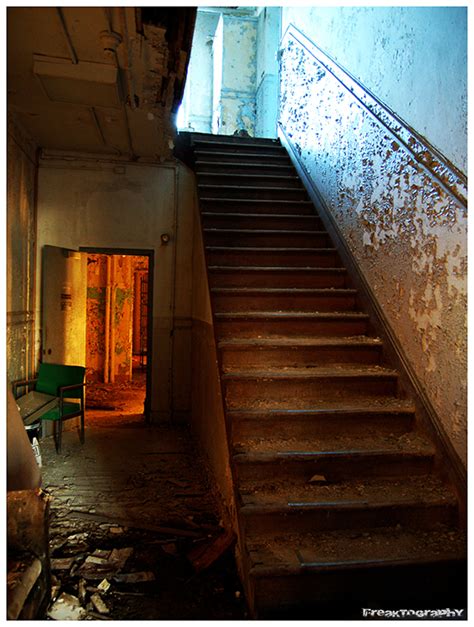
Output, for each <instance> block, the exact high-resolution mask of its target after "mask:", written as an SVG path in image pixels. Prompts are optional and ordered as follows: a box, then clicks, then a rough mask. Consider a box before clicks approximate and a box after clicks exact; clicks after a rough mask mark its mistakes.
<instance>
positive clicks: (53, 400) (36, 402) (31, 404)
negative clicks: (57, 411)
mask: <svg viewBox="0 0 474 627" xmlns="http://www.w3.org/2000/svg"><path fill="white" fill-rule="evenodd" d="M58 402H59V401H58V399H57V397H56V396H51V394H44V393H42V392H37V391H36V390H35V391H33V392H28V394H25V395H24V396H21V397H20V398H18V399H17V400H16V404H17V405H18V409H19V410H20V416H21V417H22V418H23V422H24V423H25V425H31V424H33V423H34V422H35V421H36V420H38V419H39V418H41V416H42V414H43V413H44V412H45V411H49V410H52V409H54V408H55V407H56V406H57V405H58Z"/></svg>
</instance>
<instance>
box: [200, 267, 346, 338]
mask: <svg viewBox="0 0 474 627" xmlns="http://www.w3.org/2000/svg"><path fill="white" fill-rule="evenodd" d="M346 282H347V276H346V274H345V273H342V272H334V273H333V272H320V273H319V272H317V271H316V272H298V273H295V274H293V273H292V272H291V271H288V272H267V271H265V270H263V271H261V272H258V271H255V272H254V271H252V272H245V271H243V270H238V271H237V272H223V271H213V270H211V271H210V272H209V283H210V286H211V287H274V288H276V287H282V288H292V287H308V288H310V287H314V288H319V287H321V288H323V287H348V285H346ZM292 335H294V333H293V334H292Z"/></svg>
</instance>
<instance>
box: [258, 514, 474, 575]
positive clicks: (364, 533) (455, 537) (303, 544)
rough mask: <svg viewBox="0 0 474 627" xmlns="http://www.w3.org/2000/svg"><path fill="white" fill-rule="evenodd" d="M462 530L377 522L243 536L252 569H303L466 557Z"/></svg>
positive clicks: (275, 571)
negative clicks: (373, 525)
mask: <svg viewBox="0 0 474 627" xmlns="http://www.w3.org/2000/svg"><path fill="white" fill-rule="evenodd" d="M465 547H466V537H465V533H463V532H462V531H460V530H458V529H452V528H450V527H448V526H446V525H439V527H438V528H437V529H436V530H429V531H424V530H422V529H405V528H400V527H379V528H370V529H367V530H349V529H348V530H340V529H338V530H337V531H326V532H321V533H288V534H281V535H280V534H279V535H277V536H272V537H268V536H266V535H264V534H262V535H260V536H258V535H252V534H249V535H248V537H247V548H248V550H249V554H250V560H251V573H252V574H253V575H254V576H263V575H265V574H271V573H277V572H280V573H282V574H283V573H287V574H291V573H294V574H299V573H301V572H302V571H307V570H312V571H318V570H327V569H332V568H334V569H342V568H357V567H359V568H360V567H371V566H373V567H377V566H383V565H384V564H390V563H395V564H396V563H399V564H402V563H407V564H414V563H430V562H439V561H446V560H456V561H457V560H464V559H465V550H466V548H465Z"/></svg>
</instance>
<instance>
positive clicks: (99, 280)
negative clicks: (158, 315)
mask: <svg viewBox="0 0 474 627" xmlns="http://www.w3.org/2000/svg"><path fill="white" fill-rule="evenodd" d="M142 259H145V261H146V259H147V258H143V257H137V256H134V255H125V256H124V255H103V254H89V255H87V358H86V366H87V380H88V381H92V380H94V381H106V382H109V381H111V382H113V381H131V380H132V355H133V353H134V350H133V344H134V343H135V345H136V346H138V347H139V346H140V341H139V339H140V338H139V337H138V338H134V335H138V336H140V333H141V329H140V320H139V319H138V328H137V324H134V323H135V322H136V320H135V319H136V315H135V314H136V312H139V309H140V302H139V301H140V293H139V291H138V292H137V291H136V289H135V285H136V284H138V285H139V283H138V282H137V281H136V276H135V275H136V272H137V269H138V268H142V267H143V261H142ZM107 309H109V311H108V312H107ZM134 327H135V328H134ZM134 340H136V341H134Z"/></svg>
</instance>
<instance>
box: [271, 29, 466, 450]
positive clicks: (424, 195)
mask: <svg viewBox="0 0 474 627" xmlns="http://www.w3.org/2000/svg"><path fill="white" fill-rule="evenodd" d="M447 29H448V30H447V32H448V33H449V25H448V26H447ZM298 38H299V40H298ZM350 40H351V37H348V41H350ZM348 47H349V46H348ZM374 63H375V61H374ZM378 63H380V60H379V61H378ZM375 64H376V65H377V63H375ZM386 64H390V65H391V57H387V58H386ZM379 67H380V65H379ZM456 72H457V68H456V66H455V65H453V66H452V68H451V73H453V74H456ZM391 75H392V77H393V79H392V80H393V83H394V89H395V88H396V89H399V90H400V91H403V90H404V88H405V86H404V80H403V76H401V77H400V76H397V75H396V74H395V75H394V74H393V73H392V72H391ZM338 79H339V80H338ZM447 96H450V102H451V103H452V107H453V111H456V110H457V106H458V105H459V102H458V101H457V100H455V99H453V94H447ZM461 100H462V98H461ZM425 117H426V118H427V119H428V118H429V119H430V123H431V127H433V125H434V126H442V125H443V123H445V122H446V116H445V115H444V114H443V112H437V114H436V116H433V109H432V108H431V107H428V108H426V109H425ZM433 117H436V118H437V119H436V123H434V122H433ZM280 119H281V124H282V127H283V128H284V130H285V133H286V134H287V136H288V137H289V139H290V141H291V142H292V144H293V145H294V146H295V148H296V150H297V152H298V153H299V155H300V158H301V160H302V163H303V165H304V167H305V169H306V171H307V172H308V174H309V176H310V178H311V180H312V181H313V182H314V183H315V184H316V186H317V187H318V189H319V191H320V192H321V194H322V196H323V199H324V200H325V202H326V204H327V205H328V207H329V209H330V211H331V212H332V214H333V216H334V218H335V220H336V222H337V224H338V226H339V228H340V230H341V232H342V234H343V236H344V238H345V240H346V242H347V243H348V245H349V247H350V249H351V251H352V253H353V254H354V257H355V259H356V260H357V262H358V264H359V266H360V268H361V270H362V272H363V274H364V276H365V278H366V280H367V282H368V283H369V285H370V286H371V288H372V290H373V292H374V294H375V296H376V298H377V299H378V301H379V303H380V305H381V307H382V309H383V311H384V312H385V315H386V318H387V320H388V322H389V324H390V325H391V327H392V329H393V331H394V333H395V335H396V337H397V339H398V341H399V342H400V344H401V346H402V347H403V349H404V351H405V354H406V357H407V359H408V361H409V363H410V364H411V366H412V367H413V369H414V371H415V373H416V375H417V377H418V379H419V381H420V382H421V384H422V386H423V387H424V389H425V391H426V393H427V395H428V398H429V399H430V401H431V403H432V405H433V407H434V409H435V410H436V412H437V414H438V416H439V419H440V421H441V423H442V425H443V427H444V429H445V431H446V433H447V434H448V436H449V437H450V439H451V441H452V443H453V445H454V447H455V449H456V451H457V452H458V454H459V455H460V457H461V458H462V459H463V460H464V461H465V460H466V422H467V416H466V354H467V352H466V351H467V348H466V296H467V287H466V269H467V260H466V254H467V242H466V229H467V213H466V206H465V198H466V188H465V179H464V178H463V176H462V175H461V174H460V172H458V171H456V169H452V168H451V167H450V164H449V162H447V163H446V162H443V160H442V158H439V155H437V154H436V153H435V152H433V151H432V150H431V149H430V147H429V145H424V144H423V141H421V140H420V138H419V137H417V136H416V135H415V134H413V132H412V131H411V129H410V128H409V127H407V126H405V125H404V124H403V123H401V122H400V120H399V119H398V118H396V117H394V116H393V115H391V114H390V112H389V111H388V110H387V109H385V108H383V107H381V106H380V104H379V103H377V101H376V100H375V99H373V98H372V97H371V96H370V95H367V94H366V93H365V92H364V90H363V89H362V88H361V86H360V85H359V84H358V83H356V82H355V81H352V79H351V77H350V76H348V75H347V74H346V73H345V72H343V71H341V69H340V68H339V67H338V66H337V65H336V64H334V63H333V62H332V61H331V59H329V58H328V57H327V56H326V55H324V53H323V52H322V51H321V50H319V49H318V48H316V47H314V46H312V44H311V42H310V41H308V40H306V39H305V38H304V37H303V38H302V37H300V36H298V35H297V34H296V35H294V34H291V33H290V34H288V36H287V37H286V38H285V40H284V42H283V45H282V56H281V110H280ZM447 123H448V126H449V122H447ZM458 141H459V144H460V145H459V146H458V147H457V150H456V151H455V152H457V153H458V154H459V155H461V154H465V150H466V145H465V142H466V138H465V137H464V139H463V140H461V138H460V137H458Z"/></svg>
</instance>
